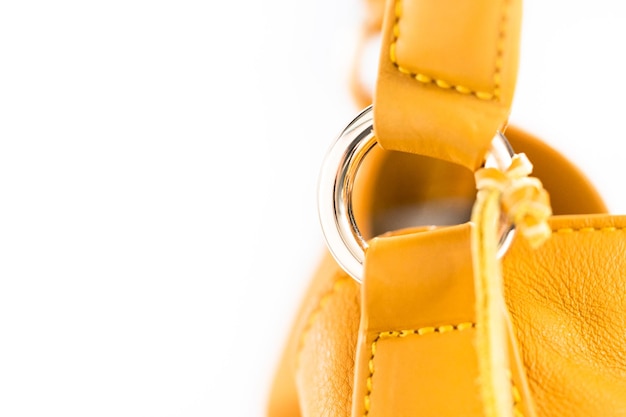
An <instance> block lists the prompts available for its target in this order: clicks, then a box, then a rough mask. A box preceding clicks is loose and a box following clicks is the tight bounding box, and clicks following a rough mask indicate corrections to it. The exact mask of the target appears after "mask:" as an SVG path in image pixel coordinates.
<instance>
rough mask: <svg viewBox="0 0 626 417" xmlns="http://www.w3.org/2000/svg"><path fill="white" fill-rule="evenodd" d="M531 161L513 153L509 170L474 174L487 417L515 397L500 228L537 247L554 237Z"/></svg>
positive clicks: (504, 415) (504, 413)
mask: <svg viewBox="0 0 626 417" xmlns="http://www.w3.org/2000/svg"><path fill="white" fill-rule="evenodd" d="M531 172H532V164H531V163H530V161H529V160H528V158H527V157H526V155H524V154H518V155H515V156H514V157H513V161H512V163H511V166H510V167H509V168H508V169H507V170H506V171H505V172H502V171H499V170H498V169H495V168H483V169H480V170H478V171H477V172H476V174H475V177H476V187H477V189H478V195H477V198H476V203H475V204H474V208H473V210H472V222H473V223H474V224H475V226H476V231H475V233H474V234H473V236H472V256H473V265H474V276H475V285H476V306H477V311H476V318H477V322H478V323H479V325H478V326H477V327H476V331H477V343H478V347H479V350H480V351H482V352H483V353H484V354H482V355H480V356H479V364H478V365H479V369H480V375H481V378H482V380H481V381H480V386H481V390H482V396H483V402H484V404H485V411H486V413H487V414H486V415H487V417H509V416H512V415H513V414H512V413H513V410H512V407H511V404H512V398H511V393H510V391H509V390H504V389H502V387H506V386H507V383H508V380H509V377H508V375H509V374H508V372H509V371H508V370H509V364H508V352H507V351H506V349H505V348H504V347H505V346H507V340H506V338H507V333H506V328H505V320H506V318H505V314H508V311H507V309H506V306H505V301H504V292H503V283H502V272H501V265H500V262H499V260H498V256H497V252H498V244H499V235H500V233H499V229H500V225H501V219H502V218H503V217H504V218H505V219H506V223H507V224H512V225H513V226H514V227H515V228H516V230H517V231H518V232H519V233H520V234H521V235H522V236H523V237H524V238H526V240H527V241H528V242H529V244H530V245H531V246H532V247H533V248H536V247H538V246H540V245H541V244H542V243H543V242H544V241H545V240H546V239H548V238H549V237H550V234H551V229H550V227H549V226H548V224H547V219H548V217H550V215H551V214H552V210H551V208H550V202H549V196H548V193H547V192H546V190H544V189H543V186H542V184H541V181H539V180H538V179H537V178H531V177H528V175H529V174H530V173H531Z"/></svg>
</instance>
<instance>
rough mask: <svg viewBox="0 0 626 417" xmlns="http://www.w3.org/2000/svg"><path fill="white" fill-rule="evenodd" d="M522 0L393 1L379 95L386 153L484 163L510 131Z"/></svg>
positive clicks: (378, 121)
mask: <svg viewBox="0 0 626 417" xmlns="http://www.w3.org/2000/svg"><path fill="white" fill-rule="evenodd" d="M520 26H521V0H438V1H432V0H389V1H388V2H387V9H386V11H385V16H384V19H383V29H382V35H383V39H382V49H381V58H380V65H379V74H378V78H377V84H376V91H375V96H374V130H375V132H376V135H377V138H378V142H379V143H380V144H381V146H382V147H383V148H385V149H389V150H398V151H403V152H411V153H416V154H421V155H426V156H430V157H434V158H439V159H443V160H447V161H450V162H454V163H458V164H461V165H464V166H466V167H468V168H470V169H472V170H474V169H476V168H477V167H479V166H480V165H481V163H482V162H483V159H484V155H485V153H486V151H487V150H488V148H489V145H490V143H491V140H492V138H493V137H494V135H495V133H496V131H497V130H501V129H503V128H504V127H505V125H506V123H507V119H508V115H509V112H510V107H511V102H512V100H513V93H514V87H515V82H516V77H517V67H518V55H519V37H520Z"/></svg>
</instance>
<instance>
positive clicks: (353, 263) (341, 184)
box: [318, 106, 514, 282]
mask: <svg viewBox="0 0 626 417" xmlns="http://www.w3.org/2000/svg"><path fill="white" fill-rule="evenodd" d="M376 143H377V142H376V138H375V137H374V132H373V113H372V106H369V107H367V108H366V109H365V110H363V111H362V112H361V114H359V115H358V116H357V117H356V118H355V119H354V120H353V121H352V122H351V123H350V124H349V125H348V126H347V127H346V128H345V129H344V131H343V132H342V133H341V135H339V138H337V140H336V141H335V143H334V144H333V145H332V146H331V148H330V150H329V151H328V153H327V155H326V158H325V159H324V163H323V164H322V170H321V173H320V177H319V187H318V212H319V218H320V223H321V225H322V232H323V234H324V237H325V239H326V244H327V246H328V249H329V250H330V253H331V254H332V255H333V257H334V258H335V260H336V261H337V263H338V264H339V265H340V266H341V267H342V268H343V269H344V270H345V271H346V272H347V273H348V274H349V275H350V276H352V278H354V279H355V280H356V281H357V282H361V281H362V279H363V262H364V261H365V251H366V250H367V247H368V245H367V242H366V241H365V239H364V238H363V236H362V235H361V233H360V231H359V228H358V226H357V224H356V221H355V219H354V214H353V211H352V188H353V185H354V180H355V178H356V173H357V171H358V169H359V167H360V165H361V163H362V162H363V160H364V159H365V157H366V156H367V154H368V152H369V151H371V150H372V148H373V147H374V146H375V145H376ZM512 155H513V151H512V149H511V146H510V145H509V142H508V141H507V140H506V138H505V137H504V135H502V134H501V133H500V132H497V133H496V135H495V137H494V138H493V141H492V143H491V149H490V150H489V152H488V153H487V156H486V158H485V166H486V167H495V168H498V169H500V170H503V171H504V170H506V169H507V168H508V167H509V165H510V164H511V157H512ZM502 230H503V231H502V236H501V238H500V246H499V248H498V256H503V255H504V253H506V251H507V250H508V246H509V244H510V242H511V240H512V238H513V234H514V229H513V227H511V226H508V225H503V227H502Z"/></svg>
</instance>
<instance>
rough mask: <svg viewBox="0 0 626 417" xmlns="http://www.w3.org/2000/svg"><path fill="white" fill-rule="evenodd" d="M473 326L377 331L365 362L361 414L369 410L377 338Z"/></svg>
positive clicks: (471, 327) (470, 324) (364, 414)
mask: <svg viewBox="0 0 626 417" xmlns="http://www.w3.org/2000/svg"><path fill="white" fill-rule="evenodd" d="M475 327H476V323H471V322H464V323H459V324H446V325H442V326H436V327H435V326H428V327H421V328H419V329H413V330H390V331H387V332H380V333H378V334H377V335H376V337H375V338H374V340H373V341H372V344H371V346H370V351H371V355H370V359H369V361H368V363H367V366H368V370H369V375H368V377H367V379H366V381H365V386H366V392H365V397H364V399H363V406H364V410H365V411H364V413H363V416H364V417H367V416H368V414H369V412H370V399H371V396H372V392H373V384H372V380H373V378H374V370H375V369H374V358H375V357H376V344H377V343H378V341H379V340H383V339H389V338H393V337H407V336H423V335H426V334H431V333H436V334H437V333H438V334H443V333H448V332H452V331H463V330H467V329H473V328H475Z"/></svg>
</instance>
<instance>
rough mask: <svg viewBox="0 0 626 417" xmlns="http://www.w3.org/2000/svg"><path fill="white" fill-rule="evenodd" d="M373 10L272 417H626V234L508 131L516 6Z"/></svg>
mask: <svg viewBox="0 0 626 417" xmlns="http://www.w3.org/2000/svg"><path fill="white" fill-rule="evenodd" d="M368 5H369V9H368V10H369V16H370V18H368V20H367V22H368V24H367V26H366V30H365V34H366V36H369V35H370V34H371V33H373V32H375V31H377V30H378V29H379V28H380V27H382V29H381V34H382V47H381V54H380V62H379V69H378V77H377V81H376V87H375V94H374V100H373V104H372V106H370V107H367V108H366V109H365V110H364V111H363V112H362V113H361V114H359V116H358V117H357V118H355V119H354V120H353V121H352V122H351V123H350V124H349V125H348V127H347V128H346V129H345V130H344V131H343V132H342V134H341V135H340V136H339V138H338V139H337V141H336V142H335V143H334V145H333V146H332V147H331V149H330V151H329V154H328V157H327V159H326V160H325V162H324V166H323V168H322V174H321V176H320V191H319V192H320V195H319V201H320V207H319V210H320V219H321V223H322V228H323V231H324V235H325V237H326V239H327V242H328V247H329V254H328V256H326V258H325V259H324V260H323V261H322V262H321V264H320V266H319V269H318V270H317V272H316V273H315V275H314V277H313V280H312V282H311V285H310V288H309V289H308V291H307V293H306V295H305V297H304V299H303V302H302V305H301V308H300V311H299V312H298V314H297V318H296V320H295V323H294V326H293V329H292V332H291V334H290V337H289V339H288V343H287V346H286V348H285V352H284V356H283V360H282V362H281V364H280V366H279V369H278V371H277V373H276V378H275V382H274V386H273V388H272V391H271V396H270V401H269V416H270V417H295V416H302V417H318V416H337V417H339V416H353V417H361V416H370V417H379V416H380V417H382V416H416V417H435V416H437V417H458V416H471V417H474V416H476V417H479V416H480V417H483V416H484V417H512V416H516V417H519V416H526V417H531V416H541V417H557V416H558V417H563V416H574V417H579V416H580V417H582V416H586V417H588V416H593V417H596V416H597V417H600V416H602V417H611V416H626V279H625V277H626V217H624V216H612V215H608V214H606V207H605V205H604V203H603V202H602V199H601V198H600V197H599V195H598V193H597V192H596V190H595V189H594V188H593V186H592V185H591V184H590V183H589V182H588V181H587V179H586V177H585V176H584V175H583V174H582V173H581V172H580V171H579V170H578V169H577V168H576V167H575V166H573V165H572V164H571V163H570V162H569V161H567V160H566V159H565V158H564V157H563V156H562V155H561V154H559V153H558V152H557V151H555V150H553V149H551V148H549V147H548V146H546V145H545V144H544V143H542V142H541V141H540V140H539V139H537V138H534V137H532V136H531V135H529V134H527V133H525V132H524V131H522V130H521V129H519V128H515V127H512V126H507V118H508V115H509V112H510V107H511V103H512V99H513V93H514V88H515V82H516V74H517V67H518V51H519V35H520V33H519V32H520V15H521V2H520V0H471V1H470V0H438V1H432V0H387V1H386V2H384V1H382V0H369V1H368ZM383 6H384V7H383ZM355 86H357V87H356V88H355V90H356V91H357V92H358V93H359V94H358V97H360V98H361V101H367V95H366V94H363V92H362V89H360V88H359V87H358V85H357V84H355ZM531 171H532V175H533V176H532V177H531V176H530V174H531ZM477 190H478V191H477ZM548 195H549V196H550V197H549V198H548ZM590 213H593V214H590Z"/></svg>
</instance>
